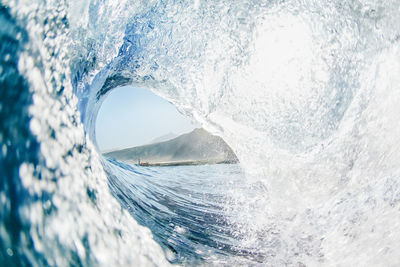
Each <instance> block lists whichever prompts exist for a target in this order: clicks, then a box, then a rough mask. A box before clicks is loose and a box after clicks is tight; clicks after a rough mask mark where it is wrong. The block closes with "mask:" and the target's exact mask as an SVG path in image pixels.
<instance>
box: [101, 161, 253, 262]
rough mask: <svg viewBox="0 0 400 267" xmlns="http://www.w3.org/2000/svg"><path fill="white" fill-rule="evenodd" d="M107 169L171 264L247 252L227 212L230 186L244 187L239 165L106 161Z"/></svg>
mask: <svg viewBox="0 0 400 267" xmlns="http://www.w3.org/2000/svg"><path fill="white" fill-rule="evenodd" d="M104 166H105V171H106V173H107V174H108V177H109V186H110V189H111V192H112V193H113V195H114V196H115V197H116V198H117V199H118V200H119V201H120V202H121V204H122V206H123V207H124V208H125V209H127V210H128V211H129V212H130V213H131V214H132V216H133V217H134V218H135V219H136V220H137V221H138V222H139V223H140V224H142V225H144V226H147V227H149V228H150V229H151V231H152V232H153V234H154V237H155V240H157V241H158V242H159V243H160V244H161V245H162V246H163V247H164V249H165V250H166V255H167V256H168V258H169V260H170V261H171V262H173V263H186V264H193V263H201V262H202V261H203V260H206V259H209V258H211V257H212V256H215V255H220V256H221V257H222V258H223V256H224V257H228V256H230V255H231V254H233V255H235V254H243V253H244V251H238V249H239V244H240V238H239V237H238V236H235V229H234V225H231V222H230V221H229V216H231V214H229V213H228V210H227V207H228V206H229V205H230V203H231V199H230V196H229V194H227V192H228V191H227V187H228V188H236V189H238V188H239V187H242V188H243V187H244V183H243V180H244V174H243V172H242V170H241V168H240V166H239V165H236V164H218V165H200V166H176V167H140V166H136V165H129V164H125V163H121V162H118V161H116V160H113V159H106V160H105V162H104ZM247 256H249V257H250V258H251V252H248V255H247Z"/></svg>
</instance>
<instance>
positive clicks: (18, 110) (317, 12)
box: [0, 0, 400, 266]
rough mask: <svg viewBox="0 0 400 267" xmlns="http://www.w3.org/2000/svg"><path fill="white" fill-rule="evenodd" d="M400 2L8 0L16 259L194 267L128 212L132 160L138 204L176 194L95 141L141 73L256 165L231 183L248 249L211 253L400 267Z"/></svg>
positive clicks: (6, 142)
mask: <svg viewBox="0 0 400 267" xmlns="http://www.w3.org/2000/svg"><path fill="white" fill-rule="evenodd" d="M399 5H400V3H399V2H398V1H395V0H391V1H386V2H385V3H372V2H371V1H360V2H352V3H345V4H343V3H342V2H340V1H333V2H330V3H328V4H327V3H324V2H322V1H312V2H308V1H300V2H290V3H289V2H282V1H269V2H264V3H263V2H257V3H255V2H254V3H251V4H250V3H249V2H247V1H235V2H231V1H221V2H218V3H210V2H201V1H194V2H189V1H187V2H182V1H177V2H175V1H166V2H159V3H153V2H151V3H150V2H149V3H144V2H140V3H139V2H130V1H121V2H119V3H118V4H115V3H114V2H113V1H103V2H97V1H90V2H87V1H74V2H73V3H69V4H68V5H66V4H64V3H60V2H59V1H52V0H48V1H38V2H34V3H33V4H32V3H29V5H28V3H27V2H25V1H12V0H7V1H3V4H2V8H1V10H0V19H1V22H2V23H1V25H2V26H1V27H0V34H1V36H0V38H1V42H0V45H1V47H0V48H1V50H0V51H1V61H0V62H1V69H0V78H1V79H0V83H1V98H0V101H1V102H0V104H1V105H0V114H1V120H0V129H1V142H2V147H1V157H0V163H1V169H0V172H1V175H2V177H5V179H2V180H1V186H0V201H1V204H2V205H1V208H0V211H1V212H0V216H1V217H0V218H1V227H0V237H1V242H0V246H1V250H0V251H1V252H0V257H1V258H0V261H1V263H4V265H60V266H67V265H71V264H72V265H105V266H107V265H108V266H109V265H125V266H126V265H135V264H137V265H159V266H163V265H168V264H169V263H168V260H170V261H172V262H175V261H176V262H181V263H183V264H185V257H183V258H179V256H178V257H177V258H176V257H175V256H172V258H171V257H170V256H171V255H169V254H168V253H169V252H167V258H168V257H169V258H168V260H167V259H166V258H165V257H164V252H163V250H162V249H161V248H160V246H159V245H158V244H157V243H156V242H155V241H154V239H157V238H159V240H157V241H158V242H159V243H161V244H163V245H164V246H168V242H170V241H167V242H166V243H165V238H164V237H162V233H159V234H157V233H155V234H154V239H153V235H152V234H151V233H150V231H149V230H148V228H145V227H142V226H140V225H139V224H138V221H140V220H142V221H141V223H142V224H145V225H146V222H145V220H146V219H145V218H146V216H147V215H146V216H145V215H143V217H140V216H139V215H140V213H139V212H136V213H135V214H136V216H137V217H136V220H134V219H133V218H132V216H131V215H130V214H129V213H128V211H129V209H130V208H131V209H132V208H133V209H139V208H140V205H137V206H130V205H129V204H127V203H125V204H124V203H123V201H124V198H125V197H126V196H122V193H123V192H121V190H119V189H121V188H122V187H123V186H127V185H129V187H130V186H134V184H133V185H132V183H126V184H123V185H121V184H118V185H113V184H112V183H113V182H118V183H120V182H121V180H122V179H125V178H126V176H124V173H125V174H126V173H127V171H129V172H128V173H129V175H132V174H134V173H136V175H139V176H140V177H144V178H143V181H147V182H146V183H148V184H146V185H144V184H141V187H138V188H139V190H136V189H135V190H136V191H135V193H134V194H133V196H134V197H138V195H136V194H139V193H140V192H141V191H140V190H145V189H146V186H151V192H153V193H154V192H157V190H161V189H163V188H164V187H163V186H160V185H154V184H152V183H151V180H146V178H145V177H146V173H145V170H144V169H141V168H138V169H137V170H136V169H129V167H127V166H125V165H121V164H120V163H117V162H112V161H111V162H110V161H107V160H106V159H104V158H102V156H101V155H100V154H99V153H98V152H97V151H96V148H95V146H94V145H93V142H95V139H94V136H95V135H94V128H95V127H94V123H95V116H96V114H97V111H98V108H99V107H100V105H101V102H102V100H103V99H104V97H105V96H106V94H107V93H108V92H110V90H112V89H113V88H116V87H118V86H123V85H127V84H131V85H134V86H138V87H142V88H147V89H149V90H152V91H153V92H155V93H156V94H158V95H160V96H162V97H164V98H165V99H166V100H168V101H170V102H171V103H173V104H174V105H175V106H176V107H177V108H178V109H179V110H180V111H181V112H182V113H184V114H186V115H188V116H191V117H193V118H194V119H195V120H197V121H199V122H200V123H201V124H202V125H203V126H204V127H205V128H206V129H208V130H210V131H212V132H214V133H217V134H219V135H221V136H223V137H224V139H225V140H226V141H227V143H228V144H229V145H230V146H231V147H232V148H233V149H234V150H235V152H236V154H237V155H238V157H239V160H240V162H241V164H242V168H243V171H244V173H245V175H246V179H245V180H244V181H245V182H244V183H245V185H244V186H243V187H241V186H240V185H241V184H240V183H239V185H238V184H235V183H233V185H232V187H229V188H228V189H226V188H225V189H224V190H221V192H222V193H223V195H224V196H228V197H229V201H225V200H224V203H225V204H226V205H224V207H223V209H222V211H221V212H222V213H224V214H226V215H227V216H224V217H223V218H225V219H226V220H228V222H229V228H228V229H230V230H234V232H233V233H228V234H227V235H228V236H229V235H233V236H234V237H235V238H236V239H235V238H234V239H233V240H227V241H226V240H225V241H226V242H225V243H226V244H229V246H227V247H229V249H230V248H232V247H234V254H235V255H238V256H240V257H239V258H240V259H238V258H235V257H233V258H234V259H233V260H232V255H231V254H230V253H228V254H229V255H226V254H224V253H225V252H226V251H225V250H224V248H221V249H220V248H219V247H218V245H216V246H214V247H213V246H212V247H213V248H215V250H212V251H211V252H210V254H207V256H204V259H203V260H205V263H206V264H208V263H209V264H216V265H217V264H253V263H259V262H261V263H262V264H265V265H275V266H277V265H296V264H297V265H311V266H312V265H321V264H322V265H335V264H336V265H343V266H346V265H386V266H388V265H396V264H399V259H398V257H397V256H398V254H399V251H400V248H399V245H398V244H399V238H400V230H399V229H400V228H399V227H396V226H397V225H398V222H399V221H400V218H399V216H400V215H399V212H398V208H399V204H400V194H399V192H400V190H399V188H400V183H399V177H400V173H399V170H400V167H399V163H398V158H399V155H400V146H399V144H400V142H399V136H400V135H399V132H400V129H399V127H400V125H399V124H398V121H399V120H400V117H399V116H400V112H399V107H398V103H399V101H400V94H399V90H398V86H399V84H400V81H399V79H400V78H399V76H398V73H400V49H399V41H398V40H399V36H400V32H399V29H398V27H396V26H397V25H399V24H400V16H399V14H398V12H397V11H398V10H399ZM15 92H18V93H15ZM146 171H147V170H146ZM106 172H107V173H108V175H109V176H113V175H115V174H117V175H116V178H115V179H111V178H107V176H106ZM137 172H139V173H140V174H137ZM150 175H155V176H157V177H159V178H160V179H161V178H163V177H164V178H165V177H167V176H163V175H160V174H154V173H152V174H150ZM124 177H125V178H124ZM136 180H137V181H134V182H136V183H140V182H142V181H141V180H140V179H136ZM130 182H131V181H130ZM187 186H189V184H188V185H187ZM113 190H114V191H113ZM118 190H119V191H118ZM110 191H113V193H114V195H117V197H116V198H115V197H113V196H112V195H111V194H110ZM118 194H121V197H119V196H118ZM151 194H152V193H144V197H143V198H141V197H138V198H136V200H135V201H136V202H138V201H139V200H146V201H147V200H149V199H150V198H151V197H150V196H151ZM142 195H143V194H142ZM116 199H119V200H120V201H121V202H122V205H123V206H125V209H121V208H120V203H118V202H117V200H116ZM158 200H160V198H159V199H158ZM217 202H218V201H217ZM148 203H152V204H148ZM158 204H159V203H158V202H157V201H153V202H147V204H146V205H153V206H154V207H155V206H157V205H158ZM153 206H152V207H151V209H153V208H154V207H153ZM182 207H186V206H182ZM155 210H156V209H155V208H154V211H155ZM195 211H196V209H192V210H190V211H189V212H188V213H187V215H188V216H189V215H193V212H195ZM146 212H148V210H146V209H144V210H143V214H145V213H146ZM211 213H212V212H211ZM160 214H161V213H160ZM147 218H148V217H147ZM160 218H161V216H160ZM177 218H178V217H177ZM161 221H162V220H159V221H158V222H161ZM154 222H157V220H154ZM226 222H227V221H225V222H224V221H222V222H216V224H217V226H218V225H224V223H226ZM212 224H213V225H214V223H212ZM198 227H200V226H198ZM210 227H211V226H210ZM150 228H151V227H150ZM222 228H223V229H226V228H225V227H222ZM152 229H153V231H157V229H165V230H166V232H169V233H172V234H174V232H175V235H176V238H177V239H175V241H176V240H182V239H179V238H184V237H185V233H187V232H185V231H188V229H185V228H183V229H182V228H179V227H178V228H175V226H174V227H172V226H169V225H162V226H160V228H157V227H153V228H152ZM66 233H68V234H66ZM192 236H195V234H194V235H192ZM214 239H216V237H215V236H211V238H209V240H207V242H208V241H210V242H211V241H215V240H214ZM172 240H174V239H173V238H172ZM238 240H239V242H238V243H235V242H236V241H238ZM163 242H164V243H163ZM207 242H205V243H207ZM170 243H173V242H170ZM180 248H181V249H183V248H184V246H180ZM173 249H175V248H173V247H172V248H170V250H172V251H173ZM230 250H231V249H230ZM200 251H201V250H200ZM221 251H223V252H221ZM249 251H250V253H249ZM176 252H177V254H179V251H176ZM220 252H221V253H222V254H223V255H222V256H221V257H214V256H216V254H218V253H220ZM187 253H188V254H190V253H193V250H192V249H191V250H190V251H188V252H187ZM241 253H242V254H244V257H241V255H242V254H241ZM175 254H176V253H175ZM249 255H250V256H249ZM218 256H220V255H218ZM193 257H194V259H195V260H194V261H195V262H196V259H197V258H201V257H203V256H198V255H197V256H196V255H194V256H193ZM247 260H249V261H247ZM196 263H200V262H196Z"/></svg>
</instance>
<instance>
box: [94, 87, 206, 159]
mask: <svg viewBox="0 0 400 267" xmlns="http://www.w3.org/2000/svg"><path fill="white" fill-rule="evenodd" d="M197 127H199V125H197V124H193V123H192V122H191V121H190V120H189V119H188V118H186V117H185V116H183V115H182V114H180V113H179V112H178V111H177V110H176V108H175V107H174V106H173V105H172V104H170V103H169V102H168V101H166V100H164V99H163V98H161V97H159V96H156V95H155V94H153V93H152V92H150V91H149V90H147V89H140V88H134V87H130V86H127V87H121V88H117V89H114V90H113V91H112V92H111V93H110V94H109V95H108V96H107V97H106V99H105V100H104V102H103V104H102V106H101V107H100V110H99V113H98V115H97V121H96V138H97V144H98V146H99V148H100V150H102V151H109V150H113V149H120V148H126V147H132V146H138V145H142V144H146V143H149V142H150V141H151V140H153V139H155V138H157V137H159V136H162V135H165V134H168V133H170V132H172V133H175V134H182V133H187V132H190V131H191V130H193V129H194V128H197Z"/></svg>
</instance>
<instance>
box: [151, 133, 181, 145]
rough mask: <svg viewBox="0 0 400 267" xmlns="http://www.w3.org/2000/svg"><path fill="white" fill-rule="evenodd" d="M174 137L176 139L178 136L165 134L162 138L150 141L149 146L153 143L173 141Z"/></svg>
mask: <svg viewBox="0 0 400 267" xmlns="http://www.w3.org/2000/svg"><path fill="white" fill-rule="evenodd" d="M176 137H178V135H177V134H176V133H167V134H164V135H162V136H159V137H157V138H155V139H153V140H151V141H150V142H149V145H150V144H155V143H161V142H165V141H168V140H171V139H174V138H176Z"/></svg>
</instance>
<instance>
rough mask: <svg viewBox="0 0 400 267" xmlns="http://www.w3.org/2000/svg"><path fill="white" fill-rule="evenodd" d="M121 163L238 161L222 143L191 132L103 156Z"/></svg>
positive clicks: (223, 142)
mask: <svg viewBox="0 0 400 267" xmlns="http://www.w3.org/2000/svg"><path fill="white" fill-rule="evenodd" d="M104 155H105V156H107V157H112V158H115V159H117V160H121V161H129V162H134V163H137V162H138V160H139V159H140V161H141V162H150V163H160V162H163V163H165V162H189V161H192V162H201V163H216V162H228V163H236V162H237V161H238V159H237V157H236V155H235V154H234V152H233V151H232V149H231V148H230V147H229V146H228V145H227V144H226V143H225V141H224V140H223V139H222V138H220V137H218V136H214V135H211V134H210V133H208V132H207V131H206V130H204V129H200V128H199V129H195V130H193V131H192V132H190V133H187V134H183V135H180V136H178V137H176V138H174V139H171V140H168V141H165V142H160V143H156V144H150V145H144V146H137V147H132V148H126V149H122V150H118V151H113V152H109V153H105V154H104Z"/></svg>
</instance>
